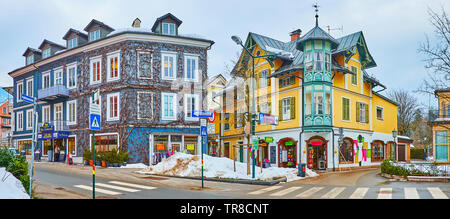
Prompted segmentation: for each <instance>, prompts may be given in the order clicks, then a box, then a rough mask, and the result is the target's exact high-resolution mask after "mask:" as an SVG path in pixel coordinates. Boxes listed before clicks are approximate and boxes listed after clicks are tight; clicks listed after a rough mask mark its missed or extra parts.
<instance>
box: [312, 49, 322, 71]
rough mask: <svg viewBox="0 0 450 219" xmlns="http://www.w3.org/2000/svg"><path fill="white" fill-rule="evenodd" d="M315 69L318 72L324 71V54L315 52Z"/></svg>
mask: <svg viewBox="0 0 450 219" xmlns="http://www.w3.org/2000/svg"><path fill="white" fill-rule="evenodd" d="M314 58H315V60H314V66H315V67H314V69H315V70H316V71H322V69H323V67H322V66H323V52H314Z"/></svg>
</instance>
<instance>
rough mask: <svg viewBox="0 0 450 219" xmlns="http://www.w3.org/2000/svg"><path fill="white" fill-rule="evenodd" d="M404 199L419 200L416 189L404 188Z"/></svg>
mask: <svg viewBox="0 0 450 219" xmlns="http://www.w3.org/2000/svg"><path fill="white" fill-rule="evenodd" d="M404 190H405V199H419V193H417V189H416V188H405V189H404Z"/></svg>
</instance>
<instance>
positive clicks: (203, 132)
mask: <svg viewBox="0 0 450 219" xmlns="http://www.w3.org/2000/svg"><path fill="white" fill-rule="evenodd" d="M200 135H201V136H202V137H207V136H208V131H207V129H206V126H200Z"/></svg>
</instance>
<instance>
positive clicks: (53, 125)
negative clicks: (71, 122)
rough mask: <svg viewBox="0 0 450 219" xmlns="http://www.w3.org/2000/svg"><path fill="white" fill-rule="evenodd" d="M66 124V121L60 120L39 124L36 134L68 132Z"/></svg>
mask: <svg viewBox="0 0 450 219" xmlns="http://www.w3.org/2000/svg"><path fill="white" fill-rule="evenodd" d="M48 123H50V124H48ZM67 123H68V122H67V121H62V120H53V121H49V122H40V123H38V132H56V131H69V126H68V124H67Z"/></svg>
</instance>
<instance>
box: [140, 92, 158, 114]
mask: <svg viewBox="0 0 450 219" xmlns="http://www.w3.org/2000/svg"><path fill="white" fill-rule="evenodd" d="M139 94H150V95H151V97H150V99H151V101H150V104H148V107H150V118H141V117H139V115H140V114H139V104H140V98H139V97H140V96H139ZM153 95H154V94H153V92H148V91H138V92H137V95H136V99H137V100H136V103H137V119H138V120H151V119H153Z"/></svg>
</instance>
